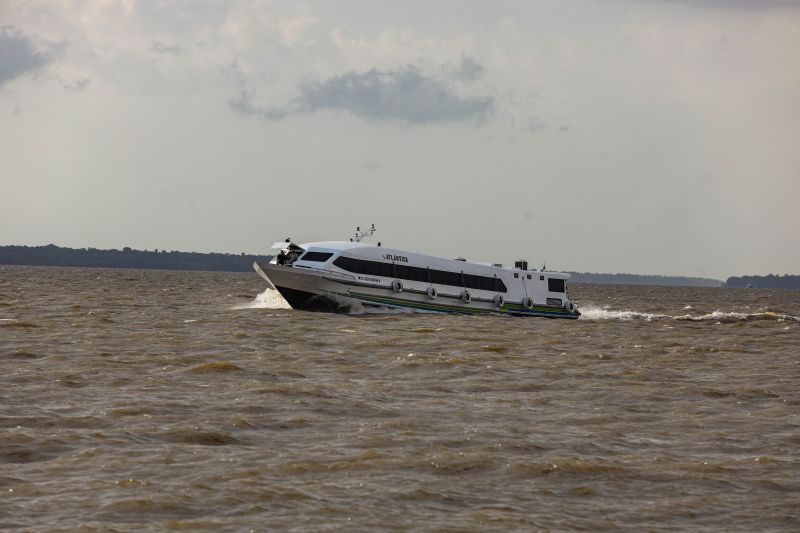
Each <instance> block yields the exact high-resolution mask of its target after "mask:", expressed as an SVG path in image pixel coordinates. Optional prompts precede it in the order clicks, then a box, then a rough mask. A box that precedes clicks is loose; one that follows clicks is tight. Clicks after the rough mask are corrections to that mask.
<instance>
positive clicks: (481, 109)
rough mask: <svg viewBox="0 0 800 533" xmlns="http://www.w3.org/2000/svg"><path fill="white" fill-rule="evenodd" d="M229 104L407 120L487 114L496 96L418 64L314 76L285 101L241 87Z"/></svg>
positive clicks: (273, 113) (264, 113)
mask: <svg viewBox="0 0 800 533" xmlns="http://www.w3.org/2000/svg"><path fill="white" fill-rule="evenodd" d="M228 104H229V105H230V106H231V107H232V108H233V109H234V110H236V111H237V112H239V113H241V114H243V115H257V116H261V117H262V118H265V119H268V120H278V119H282V118H285V117H287V116H290V115H299V114H308V113H316V112H318V111H344V112H348V113H351V114H353V115H355V116H357V117H361V118H364V119H367V120H378V121H392V120H397V121H400V122H406V123H408V124H427V123H434V122H459V121H464V120H484V119H485V118H487V117H488V116H489V115H491V114H492V113H493V112H494V105H495V104H494V100H493V99H492V98H491V97H475V96H461V95H459V94H458V93H457V92H456V91H455V89H454V88H453V87H452V86H451V84H450V83H448V82H447V81H446V80H444V79H441V78H437V77H435V76H426V75H425V74H423V73H421V72H420V70H419V69H418V68H416V67H414V66H407V67H404V68H400V69H397V70H378V69H371V70H368V71H366V72H355V71H350V72H346V73H344V74H341V75H338V76H333V77H331V78H328V79H327V80H322V81H309V82H306V83H303V84H301V85H300V86H299V87H298V95H297V97H296V98H295V99H293V100H292V101H291V102H290V103H289V104H287V105H286V106H283V107H271V108H264V107H259V106H257V105H256V104H254V103H253V98H252V94H251V93H249V92H247V91H242V93H241V94H240V95H239V97H237V98H234V99H232V100H229V101H228Z"/></svg>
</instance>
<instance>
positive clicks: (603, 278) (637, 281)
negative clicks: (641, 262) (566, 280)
mask: <svg viewBox="0 0 800 533" xmlns="http://www.w3.org/2000/svg"><path fill="white" fill-rule="evenodd" d="M570 274H571V276H572V277H571V278H570V281H572V282H573V283H600V284H605V283H608V284H619V285H673V286H681V287H721V286H722V284H723V283H722V281H720V280H718V279H709V278H692V277H687V276H657V275H642V274H593V273H590V272H570Z"/></svg>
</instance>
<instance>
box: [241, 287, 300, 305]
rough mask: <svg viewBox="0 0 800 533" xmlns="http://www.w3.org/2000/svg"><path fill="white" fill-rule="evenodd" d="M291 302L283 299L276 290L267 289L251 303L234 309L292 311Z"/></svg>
mask: <svg viewBox="0 0 800 533" xmlns="http://www.w3.org/2000/svg"><path fill="white" fill-rule="evenodd" d="M291 308H292V307H291V306H290V305H289V302H287V301H286V300H284V299H283V296H281V293H279V292H278V291H277V290H275V289H265V290H264V292H262V293H259V294H258V295H256V297H255V298H254V299H253V301H251V302H247V303H243V304H237V305H234V306H233V307H232V309H291Z"/></svg>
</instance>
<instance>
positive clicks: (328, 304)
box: [253, 261, 580, 319]
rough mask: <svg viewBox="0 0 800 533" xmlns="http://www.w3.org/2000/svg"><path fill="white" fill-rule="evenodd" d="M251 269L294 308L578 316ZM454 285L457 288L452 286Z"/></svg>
mask: <svg viewBox="0 0 800 533" xmlns="http://www.w3.org/2000/svg"><path fill="white" fill-rule="evenodd" d="M253 268H254V269H255V270H256V272H258V274H259V275H260V276H261V277H263V278H264V279H265V280H267V281H268V282H269V283H270V285H272V286H273V287H274V288H275V289H277V290H278V292H280V293H281V295H282V296H283V297H284V299H286V301H287V302H288V303H289V305H290V306H291V307H292V308H293V309H299V310H308V311H328V312H331V311H332V312H350V311H352V310H353V309H358V307H359V306H370V307H385V308H394V309H407V310H411V311H419V312H434V313H460V314H481V313H490V314H500V315H511V316H540V317H548V318H571V319H575V318H578V317H580V312H579V311H578V310H577V309H574V310H573V311H569V310H567V309H566V308H564V307H560V306H559V307H556V306H543V305H533V306H531V307H526V306H525V305H524V302H523V301H519V302H515V301H504V302H502V304H501V305H500V306H498V305H497V304H496V302H495V301H493V300H491V299H488V298H479V297H476V298H474V299H472V301H470V302H469V303H466V302H464V300H463V299H462V298H461V295H460V294H456V293H455V291H450V292H452V294H451V293H445V292H444V291H442V292H439V293H438V294H437V295H436V297H435V298H432V297H431V296H430V295H429V293H428V292H427V291H424V290H419V289H411V288H406V289H401V290H400V291H396V290H393V288H392V286H391V285H379V284H375V283H363V282H360V281H359V280H358V278H357V277H356V276H352V275H348V274H343V273H341V272H335V271H331V270H321V269H312V268H302V267H298V266H285V265H278V264H273V263H265V262H258V261H256V262H255V263H253ZM454 289H455V288H454Z"/></svg>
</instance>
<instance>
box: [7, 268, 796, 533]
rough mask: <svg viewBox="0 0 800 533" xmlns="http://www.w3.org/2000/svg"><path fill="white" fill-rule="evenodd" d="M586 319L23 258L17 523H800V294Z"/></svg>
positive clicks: (426, 527)
mask: <svg viewBox="0 0 800 533" xmlns="http://www.w3.org/2000/svg"><path fill="white" fill-rule="evenodd" d="M571 292H572V296H573V297H575V298H576V299H577V301H578V304H579V306H581V309H582V311H583V312H584V315H583V317H582V318H581V319H579V320H552V319H542V318H510V317H492V316H483V317H471V316H456V315H435V314H406V313H362V314H342V315H337V314H323V313H309V312H300V311H292V310H289V309H284V308H281V305H280V304H281V303H280V300H279V299H278V298H276V296H275V295H274V294H273V293H271V292H270V291H265V286H264V283H263V281H262V280H261V279H260V278H259V277H258V276H257V275H256V274H255V273H252V274H232V273H207V272H167V271H134V270H110V269H77V268H72V269H70V268H40V267H2V266H0V530H12V531H14V530H27V531H61V530H63V531H73V530H81V531H131V530H136V531H163V530H184V531H185V530H188V531H210V530H213V531H217V530H225V531H250V530H253V531H265V530H281V531H282V530H290V531H307V530H313V531H317V530H347V531H374V530H392V531H408V530H414V531H417V530H420V531H464V530H481V531H489V530H490V531H537V530H541V531H574V530H584V531H587V530H588V531H602V530H606V531H800V321H798V318H797V317H800V291H778V290H752V289H709V288H665V287H636V286H610V285H606V286H602V285H573V286H572V287H571Z"/></svg>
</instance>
